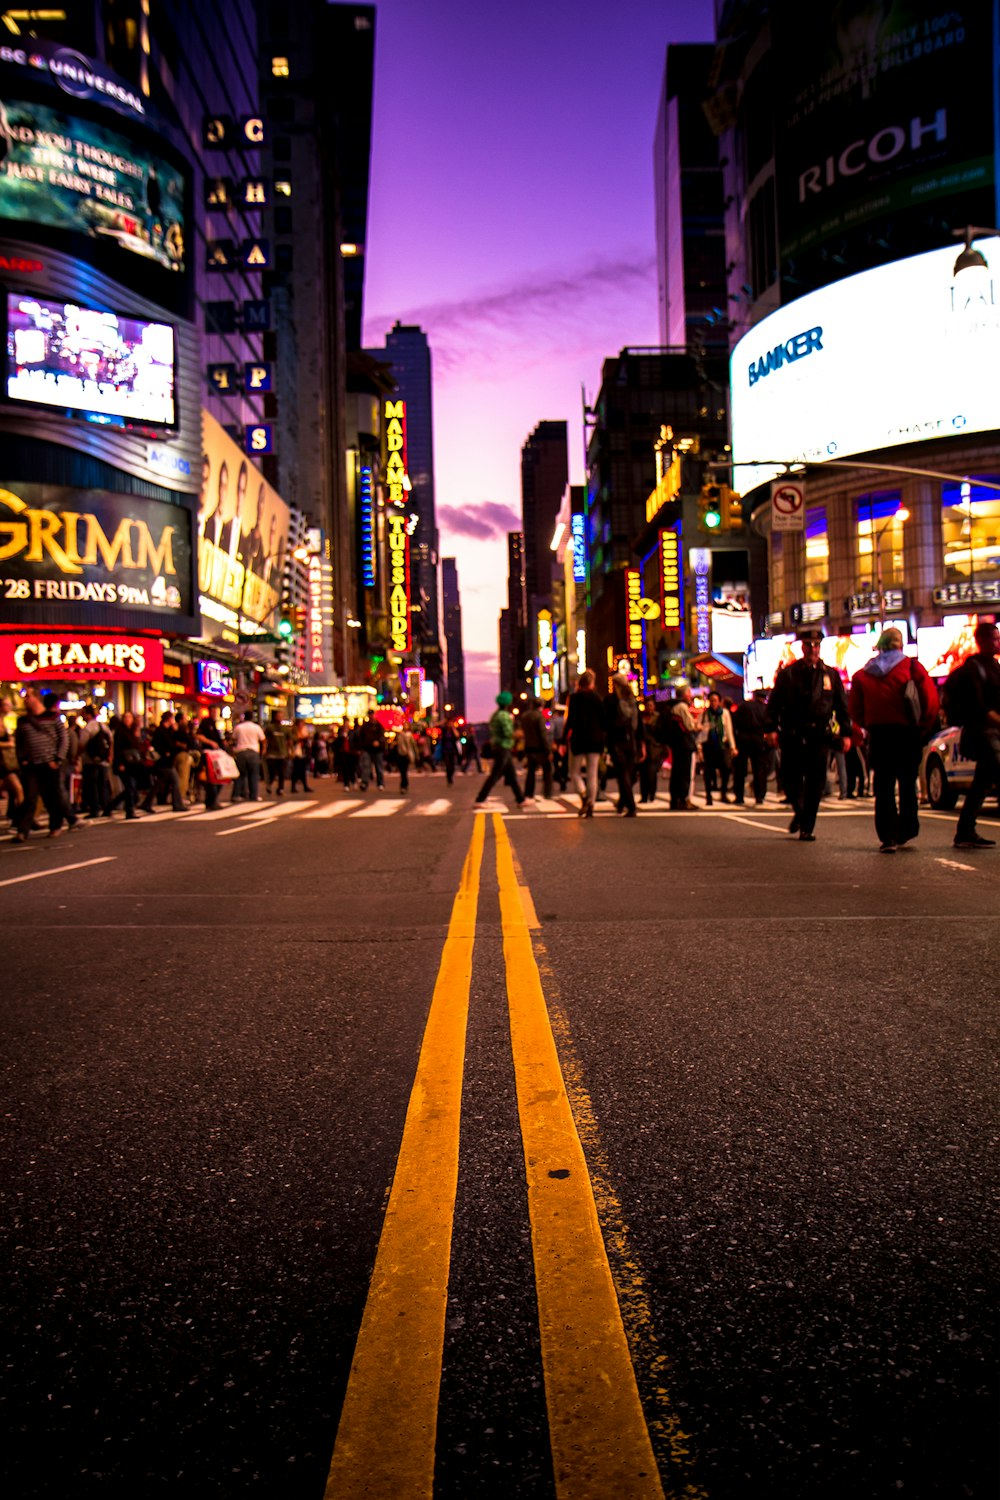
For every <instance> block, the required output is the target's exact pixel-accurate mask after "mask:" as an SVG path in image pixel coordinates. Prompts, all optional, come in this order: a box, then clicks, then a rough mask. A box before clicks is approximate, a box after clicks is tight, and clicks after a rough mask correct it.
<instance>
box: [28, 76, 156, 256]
mask: <svg viewBox="0 0 1000 1500" xmlns="http://www.w3.org/2000/svg"><path fill="white" fill-rule="evenodd" d="M0 219H14V220H16V221H17V222H18V224H19V225H21V226H23V225H25V224H32V223H34V224H45V225H47V226H48V227H50V228H52V229H67V230H71V231H73V232H74V233H76V234H85V235H88V236H90V237H91V238H94V239H99V240H110V241H114V242H115V243H117V244H118V245H120V246H121V248H122V249H123V250H128V251H131V252H132V253H133V254H135V255H141V256H142V257H143V258H144V259H147V260H152V261H155V262H156V263H157V264H158V265H161V266H165V267H166V268H167V269H168V270H171V271H182V270H183V269H184V260H185V243H184V181H183V178H182V176H181V173H180V172H179V171H178V170H177V169H176V168H175V167H172V166H171V165H170V164H169V162H167V161H165V160H164V159H163V158H162V157H160V156H157V155H154V154H153V153H152V152H150V151H148V150H146V148H145V147H143V146H137V145H133V143H132V142H131V141H130V140H129V139H128V138H127V137H126V136H124V135H120V134H119V133H118V131H116V130H109V129H108V128H107V127H106V126H104V125H96V124H93V123H91V121H89V120H81V119H77V118H76V117H75V116H73V115H71V114H67V113H64V112H63V111H61V110H56V109H50V108H49V107H48V106H47V105H44V104H31V103H27V102H25V101H24V100H16V99H4V100H3V101H2V102H0Z"/></svg>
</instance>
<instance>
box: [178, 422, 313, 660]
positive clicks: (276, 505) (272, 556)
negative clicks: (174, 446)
mask: <svg viewBox="0 0 1000 1500" xmlns="http://www.w3.org/2000/svg"><path fill="white" fill-rule="evenodd" d="M201 416H202V460H201V495H200V498H199V503H198V588H199V590H200V595H201V611H202V614H203V615H205V616H207V617H208V618H209V619H211V620H216V621H218V622H220V623H221V624H222V625H224V626H226V627H227V628H228V631H229V632H230V633H232V632H236V633H237V634H238V633H240V632H241V631H242V629H243V627H244V625H245V623H246V622H250V624H251V625H259V626H261V627H263V626H265V625H266V623H267V621H268V618H269V616H270V615H271V614H272V613H273V611H274V610H275V609H276V608H277V606H278V604H279V603H280V600H281V584H282V576H283V573H284V567H285V554H286V549H287V546H288V523H289V520H290V516H291V512H290V511H289V508H288V506H287V505H286V504H285V502H284V501H283V500H282V498H281V496H280V495H279V494H278V492H277V490H274V489H272V488H271V486H270V485H269V484H268V483H267V481H266V480H265V479H263V478H262V477H261V474H260V471H259V470H258V469H256V468H254V466H253V464H252V463H251V462H250V460H249V459H248V458H247V457H246V456H245V454H244V453H243V452H242V451H241V450H240V448H238V447H237V445H236V444H235V443H234V442H233V440H232V438H231V437H230V436H229V435H228V433H227V432H225V431H224V430H223V428H222V427H221V426H220V425H219V423H218V422H217V421H216V420H215V418H214V417H213V416H211V415H210V414H209V413H208V412H207V411H203V412H202V414H201Z"/></svg>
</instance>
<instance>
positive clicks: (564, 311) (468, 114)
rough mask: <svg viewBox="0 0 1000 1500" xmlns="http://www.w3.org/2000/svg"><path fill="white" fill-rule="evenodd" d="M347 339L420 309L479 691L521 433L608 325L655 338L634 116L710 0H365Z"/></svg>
mask: <svg viewBox="0 0 1000 1500" xmlns="http://www.w3.org/2000/svg"><path fill="white" fill-rule="evenodd" d="M376 4H377V22H376V61H375V124H374V140H373V150H372V190H371V207H370V218H369V229H368V245H367V263H366V289H365V308H366V316H365V343H366V344H367V345H373V344H380V343H382V341H383V339H384V336H385V334H386V332H387V331H388V329H389V328H391V326H392V324H393V323H394V322H395V321H396V319H397V318H399V319H401V320H402V321H403V322H404V323H419V324H420V325H421V326H422V327H423V328H424V330H425V331H426V333H427V336H428V339H429V340H430V345H431V351H432V355H433V360H434V427H435V430H434V453H435V474H436V483H437V512H438V523H439V526H440V530H441V549H442V552H443V553H444V554H445V555H449V554H454V555H455V556H456V557H457V559H458V574H459V583H460V586H461V593H462V611H463V627H464V628H463V635H464V643H465V660H466V681H467V685H468V695H469V713H470V717H472V718H474V719H485V718H487V717H488V715H489V713H490V712H491V711H492V707H493V697H494V694H495V693H496V691H497V664H496V652H497V619H498V616H499V612H500V610H501V608H502V607H503V605H504V604H505V603H506V572H507V559H506V533H507V532H508V531H509V530H514V529H515V528H517V527H518V526H519V525H520V505H521V500H520V457H521V445H522V444H523V443H524V441H525V439H526V438H527V436H528V434H529V433H530V432H531V430H532V428H534V426H535V425H536V424H537V423H538V422H540V421H545V420H560V419H564V420H565V421H567V422H568V424H569V446H570V478H571V480H572V482H573V483H574V484H576V483H580V482H582V479H583V431H582V405H581V387H586V391H587V396H588V399H589V398H592V397H593V396H594V395H596V392H597V388H598V386H599V384H600V374H601V362H602V360H604V359H606V358H608V357H609V356H611V355H614V354H617V352H618V350H619V349H621V348H623V347H624V346H625V345H626V344H638V345H644V344H656V343H657V342H658V332H657V313H656V271H655V265H654V247H655V236H654V227H653V167H652V150H653V129H654V125H655V122H656V113H657V107H658V101H659V89H660V85H661V80H662V76H663V63H664V56H665V49H666V46H667V43H668V42H683V41H710V40H711V39H712V36H713V34H714V33H713V27H712V3H711V0H623V3H621V4H619V5H617V6H611V5H609V4H602V5H598V4H595V3H593V0H590V3H588V0H583V3H579V0H534V3H527V0H511V3H507V4H503V3H498V4H496V5H493V6H488V7H480V6H475V7H473V6H470V5H468V3H467V0H376Z"/></svg>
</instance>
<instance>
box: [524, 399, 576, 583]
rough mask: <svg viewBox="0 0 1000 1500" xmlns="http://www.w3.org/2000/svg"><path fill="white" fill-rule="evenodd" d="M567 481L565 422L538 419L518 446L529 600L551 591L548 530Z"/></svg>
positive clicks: (551, 529) (553, 521) (550, 538)
mask: <svg viewBox="0 0 1000 1500" xmlns="http://www.w3.org/2000/svg"><path fill="white" fill-rule="evenodd" d="M568 481H569V449H568V445H567V435H566V423H565V422H539V424H538V426H537V427H536V428H535V430H534V432H533V433H532V434H531V436H530V437H529V438H528V440H527V441H526V443H525V444H524V447H523V448H522V449H521V521H522V523H523V530H524V582H525V591H526V593H527V597H528V606H529V609H530V608H531V600H532V599H534V598H537V599H547V598H550V597H551V594H552V550H551V543H552V533H553V531H554V530H555V524H556V521H557V519H558V516H559V507H560V506H561V505H562V500H563V494H564V493H565V490H566V485H567V483H568Z"/></svg>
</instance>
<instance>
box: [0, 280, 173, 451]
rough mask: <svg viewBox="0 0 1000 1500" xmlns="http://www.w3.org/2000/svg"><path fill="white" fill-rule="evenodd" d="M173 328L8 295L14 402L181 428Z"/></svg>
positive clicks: (10, 383)
mask: <svg viewBox="0 0 1000 1500" xmlns="http://www.w3.org/2000/svg"><path fill="white" fill-rule="evenodd" d="M174 369H175V354H174V330H173V328H172V327H171V326H170V324H169V323H151V322H148V321H146V320H143V319H140V318H126V317H122V316H121V315H120V314H118V313H112V312H100V311H98V310H97V309H96V308H92V307H77V306H75V305H74V304H73V303H70V302H55V301H49V300H47V299H45V298H42V297H31V296H26V295H25V294H24V293H21V292H8V294H7V370H6V394H7V399H8V400H10V401H28V402H31V403H32V404H33V405H36V406H50V407H55V408H56V409H57V410H59V411H64V412H72V413H79V414H80V415H82V416H87V417H94V418H96V419H98V420H100V419H102V418H103V419H105V420H107V421H116V420H117V421H119V422H130V423H134V424H136V425H137V426H150V425H153V426H159V427H171V426H173V425H174V420H175V417H174V411H175V406H174Z"/></svg>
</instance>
